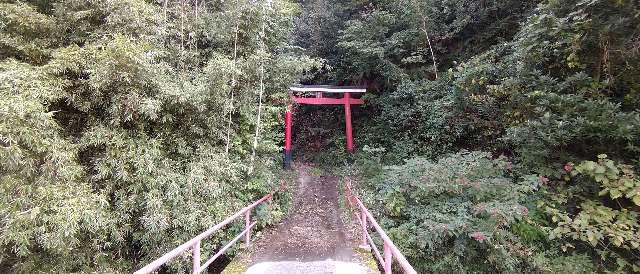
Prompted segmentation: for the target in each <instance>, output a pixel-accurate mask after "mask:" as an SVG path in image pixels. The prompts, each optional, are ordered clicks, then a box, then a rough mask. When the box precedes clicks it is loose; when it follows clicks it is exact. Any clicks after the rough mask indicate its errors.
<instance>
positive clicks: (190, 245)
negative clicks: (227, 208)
mask: <svg viewBox="0 0 640 274" xmlns="http://www.w3.org/2000/svg"><path fill="white" fill-rule="evenodd" d="M276 192H277V191H276ZM274 193H275V192H274ZM274 193H271V194H268V195H266V196H264V197H262V198H261V199H259V200H257V201H255V202H253V203H252V204H250V205H248V206H246V207H244V208H243V209H241V210H240V211H238V212H236V213H235V214H233V215H231V216H229V217H228V218H226V219H224V221H222V222H220V223H218V224H216V225H214V226H212V227H211V228H209V229H207V230H206V231H205V232H202V233H200V235H198V236H196V237H194V238H192V239H191V240H189V241H187V242H186V243H184V244H181V245H180V246H178V247H176V248H175V249H173V250H171V251H169V252H168V253H166V254H164V255H163V256H162V257H160V258H158V259H157V260H155V261H153V262H151V263H149V264H148V265H146V266H144V267H143V268H141V269H140V270H138V271H136V272H134V274H147V273H151V272H153V271H154V270H156V269H158V268H159V267H160V266H162V265H163V264H166V263H167V262H169V261H170V260H171V259H173V258H175V257H177V256H179V255H180V254H182V253H185V252H186V251H187V250H189V249H191V251H192V253H191V254H192V256H191V259H192V265H193V267H192V272H193V273H200V272H201V271H203V270H204V269H206V268H207V267H208V266H209V265H210V264H211V263H213V261H214V260H215V259H217V258H219V257H220V256H222V254H224V252H225V251H226V250H227V249H228V248H229V247H231V246H232V245H233V244H235V243H236V242H237V241H238V240H240V238H242V236H244V240H245V243H246V244H247V245H249V244H250V242H251V228H253V227H254V226H255V225H256V223H257V222H253V223H252V222H251V211H252V210H253V208H255V207H256V206H258V205H259V204H261V203H262V202H264V201H266V200H271V198H272V197H273V194H274ZM242 215H244V221H245V229H244V230H243V231H242V232H240V234H238V235H237V236H236V237H235V238H233V240H231V241H230V242H229V243H227V244H226V245H225V246H224V247H222V248H221V249H220V250H219V251H218V252H217V253H216V254H215V255H213V257H211V258H209V260H207V261H206V262H205V263H204V264H202V265H201V264H200V242H201V241H202V240H203V239H204V238H206V237H209V236H210V235H211V234H213V233H214V232H216V231H218V230H220V229H221V228H223V227H224V226H225V225H227V224H229V223H231V222H232V221H234V220H235V219H237V218H238V217H240V216H242Z"/></svg>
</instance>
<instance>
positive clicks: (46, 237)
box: [0, 0, 640, 273]
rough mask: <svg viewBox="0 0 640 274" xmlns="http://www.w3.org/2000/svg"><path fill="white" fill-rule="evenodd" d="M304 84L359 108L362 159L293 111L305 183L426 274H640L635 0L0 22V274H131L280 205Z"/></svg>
mask: <svg viewBox="0 0 640 274" xmlns="http://www.w3.org/2000/svg"><path fill="white" fill-rule="evenodd" d="M296 84H326V85H345V86H362V87H366V89H367V93H366V95H364V97H363V100H364V105H362V106H358V107H355V108H354V134H355V140H356V152H355V154H354V155H353V156H350V155H347V154H346V152H345V145H344V143H345V139H344V138H345V137H344V133H343V130H344V114H343V112H342V111H341V109H340V108H339V107H335V108H333V107H313V106H304V107H302V106H298V107H297V109H296V112H295V122H294V123H295V126H294V141H295V143H294V148H295V155H294V159H295V161H312V162H315V163H319V164H321V165H323V166H325V167H331V168H332V170H335V171H336V172H340V173H342V174H341V176H344V177H350V178H357V181H358V192H359V194H360V195H361V196H362V197H363V198H364V202H365V203H367V204H370V205H378V207H372V208H371V209H373V210H374V214H375V215H376V217H377V218H379V220H380V225H381V226H383V227H384V229H385V230H386V231H387V233H388V234H389V236H390V237H391V238H392V239H393V241H394V242H395V243H396V244H397V245H398V247H399V248H400V249H401V250H402V251H403V252H404V254H405V255H406V257H407V259H408V260H409V261H410V262H411V263H412V265H413V266H414V267H415V268H416V270H417V271H418V272H419V273H563V272H564V273H640V177H639V176H640V175H638V174H637V173H638V172H640V2H638V1H637V0H529V1H521V0H497V1H486V0H0V272H2V273H41V272H44V273H70V272H74V273H76V272H80V273H85V272H100V273H105V272H106V273H130V272H131V271H132V270H134V269H138V268H140V267H141V266H144V265H145V264H147V263H148V262H150V261H152V260H154V259H155V258H157V257H158V256H160V255H162V254H164V253H165V252H167V251H168V250H171V249H172V248H174V247H175V246H177V245H179V244H180V243H183V242H185V241H186V240H188V239H190V238H191V237H193V236H194V235H196V234H198V233H199V232H201V231H203V230H206V229H207V228H208V227H210V226H211V225H213V224H216V223H217V222H219V221H220V220H221V219H223V218H224V217H225V216H228V215H230V214H232V213H233V212H235V211H236V210H238V209H239V208H242V207H243V206H245V205H246V204H248V203H250V202H251V201H253V200H255V199H256V198H259V197H261V196H262V195H264V194H266V193H269V192H271V191H272V190H273V189H275V188H276V187H277V186H278V185H279V184H280V182H281V180H282V178H283V176H286V173H283V171H282V149H283V115H284V112H285V110H286V108H287V106H288V105H290V104H291V101H290V98H289V94H288V89H289V87H290V86H292V85H296ZM351 157H353V162H352V161H348V160H347V159H350V158H351ZM291 195H292V194H291V193H285V194H282V195H278V196H276V197H275V199H274V203H273V204H272V206H273V209H272V210H270V211H264V210H258V212H257V218H258V220H259V223H258V227H259V229H260V228H264V227H268V226H270V225H272V224H273V223H274V222H276V221H277V220H279V219H280V218H281V217H282V216H283V215H285V214H286V213H287V212H288V211H289V210H290V208H291V206H292V205H291ZM242 229H243V226H241V225H240V224H237V225H233V226H232V227H230V229H228V230H224V233H219V234H215V236H214V237H213V238H212V239H209V240H208V241H207V242H203V248H204V250H208V251H207V252H209V251H214V250H215V249H216V248H217V247H219V246H220V244H221V243H225V242H226V241H228V240H229V239H230V238H232V237H233V235H235V234H237V233H238V232H239V231H241V230H242ZM232 254H233V252H232V253H231V254H230V255H229V256H232ZM189 267H190V262H189V260H188V258H187V259H184V258H183V259H182V260H178V261H177V262H175V263H172V264H171V265H170V266H168V268H167V269H165V270H166V271H167V272H171V273H184V272H188V271H189Z"/></svg>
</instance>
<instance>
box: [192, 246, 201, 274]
mask: <svg viewBox="0 0 640 274" xmlns="http://www.w3.org/2000/svg"><path fill="white" fill-rule="evenodd" d="M191 260H192V265H193V267H192V268H191V269H192V271H193V273H194V274H196V273H200V241H197V242H196V244H194V245H193V247H192V251H191Z"/></svg>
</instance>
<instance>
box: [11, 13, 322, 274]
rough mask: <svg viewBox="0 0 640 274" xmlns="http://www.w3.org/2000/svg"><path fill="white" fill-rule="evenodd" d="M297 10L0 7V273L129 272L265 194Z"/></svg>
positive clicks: (209, 247)
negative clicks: (291, 34) (289, 40)
mask: <svg viewBox="0 0 640 274" xmlns="http://www.w3.org/2000/svg"><path fill="white" fill-rule="evenodd" d="M297 9H298V6H297V5H296V4H293V3H290V2H288V1H263V2H258V3H253V2H252V3H249V2H246V1H213V2H206V3H205V1H197V0H193V1H187V0H181V1H158V2H157V3H156V2H153V1H129V0H122V1H120V0H116V1H101V0H96V1H94V0H87V1H72V0H60V1H12V0H8V1H0V216H2V217H1V218H2V220H1V222H0V229H1V232H0V233H1V235H2V236H1V237H0V249H1V252H0V254H1V255H0V271H2V272H36V271H45V272H89V271H99V272H114V271H115V272H129V271H130V270H131V269H135V268H137V267H140V266H141V265H143V264H145V263H147V262H149V261H150V260H152V259H155V258H156V257H157V256H158V255H160V254H163V253H164V252H166V251H168V250H170V249H172V248H173V247H175V246H177V245H178V244H180V243H182V242H184V241H185V240H187V239H190V238H191V237H193V236H194V235H196V234H197V233H198V232H200V231H202V230H204V229H205V228H207V227H209V226H211V225H212V224H215V223H216V222H218V221H220V220H221V219H222V218H224V217H225V216H228V215H229V214H230V213H232V212H235V211H236V210H237V209H239V208H241V207H243V206H244V205H246V204H247V203H248V202H249V201H252V200H253V199H256V198H257V197H260V196H261V195H263V194H265V193H267V192H270V191H271V190H272V189H274V188H275V187H276V186H277V185H278V184H279V182H278V181H279V179H278V174H277V172H276V171H277V170H278V168H277V167H278V162H279V160H278V159H277V158H276V157H275V156H276V155H277V154H276V153H277V152H278V149H279V145H278V143H277V142H278V139H279V138H278V137H279V136H280V132H279V131H280V130H279V120H280V118H279V116H280V115H281V113H282V106H283V105H284V102H283V100H282V98H284V95H285V93H283V91H284V90H286V87H287V86H289V85H290V84H291V83H292V82H294V81H295V80H296V77H297V75H299V73H300V72H301V71H302V70H303V69H305V68H307V67H310V66H313V65H315V64H316V62H315V61H313V60H310V59H308V58H304V57H301V56H300V55H298V54H296V53H295V52H292V51H291V50H289V49H290V48H289V46H288V44H289V43H288V37H289V35H290V33H291V31H292V29H293V18H294V17H293V16H294V14H295V13H296V10H297ZM256 159H260V160H259V161H258V160H256ZM279 201H280V202H279V203H276V204H275V207H274V209H275V210H274V211H273V212H272V213H274V214H269V213H267V212H266V211H259V212H262V213H260V216H258V217H259V218H260V220H261V221H262V224H264V222H270V221H271V220H272V218H273V217H277V216H278V213H282V211H283V209H282V206H283V205H285V203H282V200H281V199H280V200H279ZM239 228H240V226H239V225H238V227H235V228H233V229H231V230H226V231H225V232H224V233H219V234H216V236H215V237H213V238H212V239H210V240H209V241H206V242H203V245H204V249H205V253H208V252H211V251H213V250H215V248H217V247H219V245H220V243H222V242H223V240H227V239H229V237H230V235H235V233H236V232H238V231H239ZM184 260H188V258H184ZM186 265H188V264H181V263H180V260H178V261H177V263H174V264H172V266H171V267H172V268H174V269H181V268H184V267H185V266H186Z"/></svg>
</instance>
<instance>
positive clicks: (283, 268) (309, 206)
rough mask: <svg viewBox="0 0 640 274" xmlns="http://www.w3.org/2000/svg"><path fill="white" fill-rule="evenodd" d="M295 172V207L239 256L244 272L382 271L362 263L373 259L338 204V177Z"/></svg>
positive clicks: (307, 169) (305, 167) (303, 167)
mask: <svg viewBox="0 0 640 274" xmlns="http://www.w3.org/2000/svg"><path fill="white" fill-rule="evenodd" d="M295 170H296V172H297V175H298V180H297V184H296V186H295V188H296V189H295V190H293V191H294V198H293V206H292V209H291V211H290V213H289V214H288V215H287V216H286V217H285V218H284V219H283V220H282V221H281V222H280V223H279V224H277V225H276V226H274V227H272V228H270V229H267V230H266V231H264V232H263V233H261V235H260V236H259V237H257V238H256V240H254V241H253V243H252V246H251V248H250V249H249V250H248V251H247V252H246V253H245V254H241V255H240V256H239V258H236V260H240V261H241V262H242V265H246V266H248V269H247V270H246V272H244V273H247V274H263V273H269V274H276V273H277V274H284V273H304V274H325V273H326V274H329V273H332V274H333V273H345V274H346V273H353V274H358V273H363V274H365V273H367V274H368V273H378V271H377V269H376V270H374V269H375V264H371V262H369V263H368V265H369V266H367V265H366V264H365V263H364V262H366V261H370V260H368V259H366V258H367V256H368V255H369V254H368V253H366V252H362V251H360V250H358V249H357V246H358V244H357V241H356V240H355V238H354V237H353V235H354V233H352V231H353V229H352V228H351V227H352V226H353V224H352V223H350V222H349V221H348V220H349V218H344V217H343V215H342V213H341V210H340V208H339V206H338V204H339V195H340V191H339V189H338V178H337V177H335V176H331V175H326V174H324V173H325V172H323V171H322V170H321V169H318V168H315V167H314V166H312V165H311V164H297V165H296V166H295ZM343 219H346V221H343ZM223 273H242V271H238V270H236V271H231V270H228V271H225V272H223Z"/></svg>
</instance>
